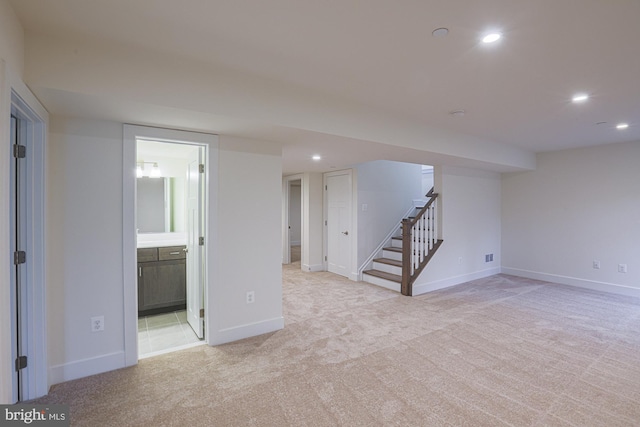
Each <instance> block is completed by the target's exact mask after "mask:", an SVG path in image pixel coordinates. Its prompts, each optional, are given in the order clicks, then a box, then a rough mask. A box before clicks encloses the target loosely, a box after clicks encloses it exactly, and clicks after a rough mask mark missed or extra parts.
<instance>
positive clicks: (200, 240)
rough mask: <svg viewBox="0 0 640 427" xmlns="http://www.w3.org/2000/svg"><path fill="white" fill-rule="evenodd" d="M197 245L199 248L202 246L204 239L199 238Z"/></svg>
mask: <svg viewBox="0 0 640 427" xmlns="http://www.w3.org/2000/svg"><path fill="white" fill-rule="evenodd" d="M198 244H199V245H200V246H204V237H201V238H200V239H198Z"/></svg>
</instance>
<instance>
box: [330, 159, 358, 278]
mask: <svg viewBox="0 0 640 427" xmlns="http://www.w3.org/2000/svg"><path fill="white" fill-rule="evenodd" d="M325 201H326V227H325V232H326V236H327V237H326V239H327V246H326V247H327V250H326V263H327V270H328V271H330V272H332V273H336V274H339V275H341V276H345V277H350V273H351V267H352V263H351V260H352V239H353V236H354V233H353V227H352V205H353V190H352V174H351V171H350V170H349V171H340V172H332V173H328V174H325Z"/></svg>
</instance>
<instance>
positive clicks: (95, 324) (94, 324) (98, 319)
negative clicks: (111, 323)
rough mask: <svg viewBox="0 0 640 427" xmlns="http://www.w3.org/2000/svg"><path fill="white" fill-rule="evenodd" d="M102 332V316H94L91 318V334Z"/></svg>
mask: <svg viewBox="0 0 640 427" xmlns="http://www.w3.org/2000/svg"><path fill="white" fill-rule="evenodd" d="M100 331H104V316H95V317H92V318H91V332H100Z"/></svg>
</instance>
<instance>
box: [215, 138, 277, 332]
mask: <svg viewBox="0 0 640 427" xmlns="http://www.w3.org/2000/svg"><path fill="white" fill-rule="evenodd" d="M219 171H220V172H219V181H218V220H219V227H218V228H219V231H218V233H219V235H218V237H219V244H218V248H219V257H218V264H217V266H215V267H214V268H213V269H212V271H213V274H214V275H215V277H214V278H213V280H214V286H213V289H212V291H211V292H210V293H209V295H208V299H209V308H210V310H211V309H213V310H214V312H213V316H211V315H210V319H214V321H212V322H211V321H210V329H209V331H210V333H211V335H210V342H211V343H212V344H220V343H224V342H229V341H233V340H237V339H241V338H246V337H249V336H253V335H258V334H261V333H266V332H272V331H274V330H277V329H281V328H283V327H284V319H283V317H282V259H281V253H282V251H281V242H282V235H281V229H282V204H281V197H282V158H281V149H280V147H279V146H277V145H274V144H269V143H267V142H263V141H253V140H247V139H240V138H233V137H228V136H221V137H220V151H219ZM210 271H211V269H210ZM248 291H254V292H255V302H254V303H253V304H247V303H246V293H247V292H248Z"/></svg>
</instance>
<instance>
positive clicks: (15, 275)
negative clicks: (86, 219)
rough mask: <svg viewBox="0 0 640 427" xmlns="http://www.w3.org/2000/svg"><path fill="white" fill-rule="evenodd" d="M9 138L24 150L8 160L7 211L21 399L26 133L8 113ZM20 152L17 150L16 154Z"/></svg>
mask: <svg viewBox="0 0 640 427" xmlns="http://www.w3.org/2000/svg"><path fill="white" fill-rule="evenodd" d="M11 141H12V144H13V147H22V148H23V149H24V150H25V152H21V151H14V158H13V162H12V163H11V186H12V192H11V209H10V213H9V217H10V218H11V219H10V221H11V222H10V223H11V244H10V250H11V253H12V254H13V267H14V268H13V269H11V283H12V289H11V300H12V313H11V318H12V323H13V325H12V336H13V346H12V359H13V360H15V361H16V369H15V370H14V372H15V376H14V377H13V380H12V381H13V390H14V393H13V398H14V400H15V401H22V400H25V397H26V396H28V393H27V390H26V388H27V386H28V370H27V369H25V368H27V364H26V360H27V359H26V353H27V345H26V344H27V342H28V340H27V336H26V335H27V328H26V326H27V325H26V323H25V317H26V313H27V283H28V277H27V268H26V266H27V264H26V263H27V257H26V254H27V222H26V220H25V219H26V214H27V194H26V190H27V174H26V164H25V162H26V158H25V156H26V148H27V147H26V135H25V124H24V121H22V120H20V119H18V118H17V117H15V116H13V115H12V116H11ZM18 153H20V154H18Z"/></svg>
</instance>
